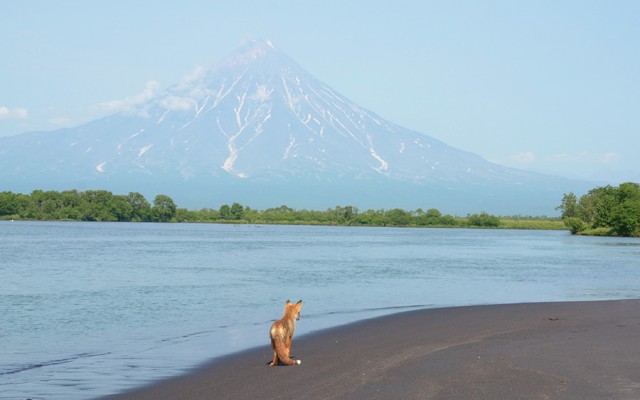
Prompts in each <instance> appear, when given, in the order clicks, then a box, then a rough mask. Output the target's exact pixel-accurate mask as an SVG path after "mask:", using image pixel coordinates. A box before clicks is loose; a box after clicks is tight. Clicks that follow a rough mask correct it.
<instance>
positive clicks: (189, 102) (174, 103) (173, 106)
mask: <svg viewBox="0 0 640 400" xmlns="http://www.w3.org/2000/svg"><path fill="white" fill-rule="evenodd" d="M160 106H161V107H163V108H166V109H167V110H170V111H187V110H193V109H195V108H196V106H197V103H196V101H195V100H194V99H192V98H190V97H178V96H167V97H165V98H163V99H162V100H160Z"/></svg>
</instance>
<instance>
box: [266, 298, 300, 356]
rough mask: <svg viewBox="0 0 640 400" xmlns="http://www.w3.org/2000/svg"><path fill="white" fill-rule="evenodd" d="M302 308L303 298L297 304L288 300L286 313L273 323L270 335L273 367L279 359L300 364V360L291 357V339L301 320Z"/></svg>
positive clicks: (285, 307) (285, 306)
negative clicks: (297, 322)
mask: <svg viewBox="0 0 640 400" xmlns="http://www.w3.org/2000/svg"><path fill="white" fill-rule="evenodd" d="M300 308H302V300H300V301H299V302H297V303H296V304H292V303H291V301H290V300H287V302H286V304H285V305H284V315H283V316H282V318H281V319H279V320H277V321H276V322H274V323H273V325H271V330H270V331H269V336H271V348H272V349H273V362H272V363H271V364H269V365H271V366H272V367H273V366H276V365H278V361H280V362H281V363H282V364H284V365H296V364H300V360H292V359H291V358H290V353H291V340H292V339H293V332H294V331H295V330H296V321H298V320H300Z"/></svg>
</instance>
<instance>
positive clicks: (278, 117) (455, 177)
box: [0, 41, 541, 192]
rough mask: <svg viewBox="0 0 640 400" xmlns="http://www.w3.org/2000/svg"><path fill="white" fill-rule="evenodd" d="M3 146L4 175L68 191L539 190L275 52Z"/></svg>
mask: <svg viewBox="0 0 640 400" xmlns="http://www.w3.org/2000/svg"><path fill="white" fill-rule="evenodd" d="M1 141H2V146H0V171H1V172H0V175H1V176H4V177H5V178H7V179H10V178H11V177H12V176H14V177H17V178H16V179H18V180H24V179H43V178H44V177H49V180H50V181H51V180H55V181H64V182H69V183H66V184H65V185H64V186H66V187H73V186H77V185H74V184H73V183H72V182H106V181H118V182H126V181H138V180H140V179H141V180H143V181H144V180H145V179H152V180H157V179H160V182H165V181H166V182H174V183H175V182H183V183H189V184H196V186H198V185H204V186H207V185H212V184H219V183H220V182H238V181H243V182H280V183H281V184H283V185H286V182H288V181H290V180H297V181H300V180H301V179H302V180H304V181H305V182H318V183H322V182H324V183H327V182H334V181H336V180H340V181H341V182H345V184H346V185H347V186H350V184H348V183H346V182H350V181H352V180H355V181H363V180H371V179H375V180H377V181H376V182H379V179H383V180H384V181H385V182H386V181H388V182H405V183H407V184H418V185H424V184H427V183H429V184H438V185H442V186H444V187H450V186H451V185H460V184H463V183H469V184H473V185H485V184H496V183H502V184H508V185H520V184H522V183H523V182H527V181H531V180H532V179H533V180H538V181H539V180H540V179H541V178H540V177H539V176H537V175H533V174H528V173H525V172H522V171H518V170H513V169H507V168H504V167H501V166H499V165H496V164H492V163H489V162H487V161H485V160H483V159H482V158H481V157H478V156H476V155H473V154H470V153H467V152H463V151H460V150H457V149H454V148H452V147H450V146H447V145H446V144H444V143H442V142H440V141H438V140H435V139H433V138H431V137H429V136H426V135H424V134H421V133H418V132H414V131H410V130H407V129H405V128H402V127H401V126H398V125H396V124H394V123H391V122H389V121H386V120H385V119H384V118H382V117H380V116H378V115H377V114H375V113H373V112H371V111H368V110H366V109H364V108H363V107H360V106H359V105H357V104H355V103H353V102H352V101H350V100H349V99H347V98H345V97H344V96H342V95H340V94H339V93H338V92H337V91H336V90H334V89H332V88H330V87H329V86H327V85H326V84H324V83H322V82H320V81H319V80H318V79H316V78H314V77H313V76H311V74H309V73H308V72H307V71H305V70H304V69H303V68H302V67H300V66H299V65H298V64H296V63H295V62H294V61H293V60H291V59H290V58H289V57H288V56H287V55H286V54H284V52H282V51H281V50H279V49H278V48H277V47H276V46H274V45H273V43H271V42H269V41H252V42H249V43H247V44H245V45H244V46H242V47H241V48H240V49H238V50H237V51H235V52H233V53H231V54H230V55H229V56H227V57H226V58H224V59H223V60H222V61H221V62H219V63H217V64H216V65H214V66H213V67H210V68H198V69H196V70H195V71H194V72H193V73H191V74H189V75H187V76H186V77H185V78H183V79H182V80H181V81H180V82H179V83H178V84H176V85H174V86H171V87H169V88H168V89H167V90H165V91H164V92H162V93H160V94H158V95H157V96H155V97H153V98H151V99H150V100H148V101H145V102H144V103H142V104H139V105H138V106H137V107H136V108H135V109H134V110H130V111H128V112H126V113H124V112H123V113H119V114H115V115H113V116H110V117H106V118H102V119H100V120H96V121H93V122H90V123H87V124H84V125H81V126H79V127H77V128H71V129H62V130H59V131H56V132H53V133H47V134H30V135H20V136H16V137H10V138H3V139H1ZM33 154H37V156H33ZM1 176H0V177H1ZM207 182H208V183H207ZM216 182H218V183H216ZM159 185H160V186H162V185H161V184H159ZM167 192H169V191H167Z"/></svg>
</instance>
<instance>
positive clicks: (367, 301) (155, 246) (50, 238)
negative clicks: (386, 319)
mask: <svg viewBox="0 0 640 400" xmlns="http://www.w3.org/2000/svg"><path fill="white" fill-rule="evenodd" d="M624 298H640V240H638V239H624V238H590V237H573V236H570V235H569V234H568V233H567V232H557V231H508V230H467V229H403V228H346V227H305V226H259V225H248V226H247V225H242V226H233V225H205V224H197V225H189V224H127V223H119V224H118V223H113V224H111V223H62V222H55V223H50V222H10V221H1V222H0V399H27V398H30V399H33V400H36V399H72V400H73V399H90V398H94V397H97V396H100V395H105V394H110V393H114V392H120V391H123V390H126V389H127V388H131V387H133V386H139V385H141V384H144V383H146V382H149V381H150V380H156V379H160V378H163V377H167V376H171V375H176V374H179V373H182V372H184V371H187V370H188V369H189V368H192V367H193V366H195V365H197V364H198V363H201V362H204V361H206V360H209V359H211V358H214V357H217V356H221V355H224V354H229V353H231V352H235V351H238V350H243V349H246V348H249V347H253V346H257V345H263V346H265V352H267V353H269V352H270V348H269V345H268V337H267V332H268V327H269V325H270V323H271V321H272V320H273V319H275V318H279V317H280V315H281V314H282V309H283V306H284V301H285V300H286V299H291V300H293V301H296V300H298V299H303V300H304V307H303V309H302V314H303V319H302V320H301V321H300V323H299V324H298V327H297V332H296V333H297V335H300V334H304V333H308V332H311V331H316V330H320V329H323V328H327V327H331V326H335V325H338V324H343V323H347V322H350V321H353V320H358V319H364V318H370V317H374V316H378V315H382V314H388V313H391V312H397V311H401V310H405V309H412V308H428V307H443V306H454V305H470V304H489V303H512V302H534V301H558V300H597V299H624Z"/></svg>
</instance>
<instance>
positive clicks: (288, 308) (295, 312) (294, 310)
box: [284, 300, 302, 321]
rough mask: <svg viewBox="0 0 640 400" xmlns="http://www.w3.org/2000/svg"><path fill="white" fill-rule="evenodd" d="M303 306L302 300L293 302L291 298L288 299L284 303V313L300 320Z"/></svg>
mask: <svg viewBox="0 0 640 400" xmlns="http://www.w3.org/2000/svg"><path fill="white" fill-rule="evenodd" d="M301 308H302V300H300V301H298V302H297V303H296V304H293V303H291V300H287V302H286V303H285V305H284V314H285V315H291V316H293V317H294V318H295V319H296V321H300V317H302V315H301V314H300V309H301Z"/></svg>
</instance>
